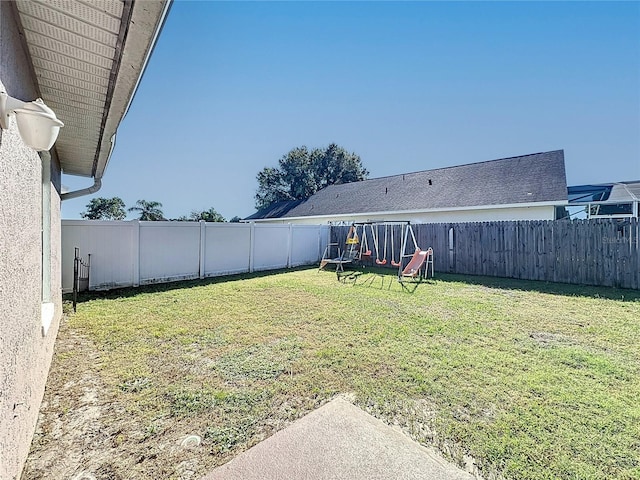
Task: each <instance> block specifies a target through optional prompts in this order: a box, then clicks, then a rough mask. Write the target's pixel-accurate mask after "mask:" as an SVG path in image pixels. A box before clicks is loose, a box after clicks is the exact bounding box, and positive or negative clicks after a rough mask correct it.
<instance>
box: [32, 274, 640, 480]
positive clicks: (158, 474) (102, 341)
mask: <svg viewBox="0 0 640 480" xmlns="http://www.w3.org/2000/svg"><path fill="white" fill-rule="evenodd" d="M366 280H370V281H368V282H367V281H366ZM83 378H84V379H88V380H86V381H88V382H90V383H91V384H92V385H94V386H95V385H99V386H100V393H99V395H100V399H101V400H100V402H99V403H100V405H102V407H103V410H102V413H100V415H101V416H102V417H105V416H106V417H105V418H100V419H98V420H99V421H102V422H103V425H105V427H104V429H103V430H104V431H103V434H104V435H106V436H107V437H108V438H107V441H108V445H109V450H108V452H107V453H108V456H105V458H104V459H102V460H100V461H98V460H96V458H94V457H91V456H90V455H91V454H90V453H87V452H90V447H87V446H86V445H85V446H84V447H83V448H84V450H83V455H87V458H88V460H87V464H91V462H93V464H92V465H93V466H94V470H95V471H98V470H99V469H100V468H102V469H103V470H101V471H108V472H112V473H113V475H114V476H113V478H170V477H174V478H186V477H185V476H184V475H185V474H184V471H185V469H186V470H188V471H192V472H195V473H197V474H198V475H199V474H203V473H205V472H206V471H208V470H210V469H211V468H213V467H214V466H216V465H219V464H222V463H224V462H226V461H228V460H229V459H230V458H231V457H232V456H234V455H236V454H238V453H239V452H241V451H242V450H244V449H246V448H248V447H250V446H252V445H254V444H255V443H257V442H259V441H260V440H262V439H264V438H266V437H267V436H269V435H271V434H273V433H274V432H275V431H277V430H279V429H281V428H283V427H284V426H286V425H287V424H288V423H289V422H291V421H293V420H295V419H297V418H299V417H301V416H302V415H304V414H306V413H308V412H309V411H311V410H312V409H314V408H316V407H318V406H320V405H321V404H323V403H325V402H326V401H328V400H329V399H331V398H332V397H334V396H335V395H337V394H346V395H348V398H350V399H351V400H352V401H353V402H354V403H355V404H357V405H359V406H360V407H362V408H364V409H365V410H367V411H369V412H370V413H372V414H374V415H376V416H377V417H379V418H381V419H383V420H384V421H386V422H388V423H390V424H396V425H399V426H400V427H401V428H403V429H404V430H405V431H406V432H407V433H408V434H410V435H411V436H413V437H414V438H415V439H417V440H418V441H420V442H422V443H424V444H431V445H435V446H437V447H438V448H439V449H440V450H441V451H442V452H444V454H445V455H446V456H448V457H449V458H451V459H453V460H454V461H455V462H457V463H458V464H461V465H464V464H465V463H467V464H469V462H471V461H472V460H473V461H475V463H476V468H477V469H478V471H479V472H480V473H481V474H482V475H483V476H484V477H485V478H500V477H502V478H507V479H607V480H609V479H614V478H619V479H631V478H636V479H637V478H640V293H639V292H631V291H625V290H613V289H605V288H589V287H578V286H568V285H558V284H549V283H541V282H525V281H516V280H504V279H502V280H499V279H490V278H484V277H464V276H453V275H440V276H438V278H437V279H436V280H434V281H430V282H427V283H423V284H420V285H418V286H417V287H416V288H415V289H413V288H410V289H408V290H406V289H405V290H403V289H402V288H401V287H400V285H399V284H398V283H397V282H396V281H395V277H394V276H393V272H390V274H389V275H386V276H375V277H373V276H371V277H367V275H362V276H360V277H358V279H357V281H356V283H355V284H353V283H349V282H347V283H341V282H338V281H336V276H335V274H333V273H330V272H317V271H316V270H315V269H306V270H297V271H291V272H278V273H274V274H268V275H266V274H265V275H255V276H245V277H233V278H225V279H218V280H214V281H208V282H189V283H182V284H174V285H165V286H156V287H154V288H141V289H135V290H134V289H131V290H124V291H119V292H112V293H109V294H105V295H102V296H98V295H96V296H94V297H91V298H87V299H86V300H85V301H84V302H82V303H80V304H79V306H78V312H77V313H76V314H70V315H69V316H68V318H67V319H66V322H65V324H64V325H63V327H62V329H61V332H60V335H59V342H58V347H57V353H56V356H55V359H54V365H53V367H52V373H51V376H50V379H49V384H48V391H47V397H46V399H47V400H48V401H47V404H46V405H47V406H46V407H44V408H43V419H42V420H41V425H40V427H39V431H38V435H37V436H36V439H35V440H34V446H33V447H32V449H33V451H32V457H33V456H34V455H35V456H39V455H38V453H37V452H38V449H40V450H46V449H47V448H55V443H54V442H55V434H54V433H53V432H54V430H55V428H54V426H53V423H51V422H52V420H51V418H52V416H56V415H57V417H56V418H57V419H58V420H57V421H58V422H60V421H62V423H64V421H65V415H67V416H71V415H72V414H73V412H74V411H76V410H78V409H79V408H80V407H81V404H80V403H79V402H81V398H80V397H81V394H82V391H83V390H78V389H79V388H80V387H82V380H81V379H83ZM82 388H85V390H84V391H85V393H84V395H85V396H86V394H87V393H86V386H85V387H82ZM65 392H67V393H65ZM73 392H76V393H75V394H73ZM54 404H55V405H56V406H55V408H54ZM47 419H49V421H48V420H47ZM78 428H80V427H78ZM189 434H195V435H199V436H200V437H201V438H202V443H201V444H200V446H198V447H195V448H182V449H181V448H180V445H179V442H180V440H181V439H182V438H184V437H185V436H186V435H189ZM101 445H106V443H103V444H101ZM101 448H103V449H104V446H103V447H101ZM34 452H35V453H34ZM40 456H42V455H40ZM107 458H108V460H107ZM100 462H102V463H100ZM185 462H186V465H187V466H186V467H185ZM107 463H108V465H107ZM38 468H42V466H40V467H38V466H37V465H36V464H35V463H33V461H32V460H30V462H29V464H28V468H27V474H26V477H27V478H29V475H32V476H33V477H32V478H36V477H37V474H38ZM189 468H190V469H191V470H189ZM105 469H106V470H105ZM105 478H106V477H105ZM109 478H112V477H109Z"/></svg>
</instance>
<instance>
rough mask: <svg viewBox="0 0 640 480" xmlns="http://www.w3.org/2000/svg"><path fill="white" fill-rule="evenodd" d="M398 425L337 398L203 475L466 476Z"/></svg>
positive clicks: (259, 479) (349, 479) (343, 479)
mask: <svg viewBox="0 0 640 480" xmlns="http://www.w3.org/2000/svg"><path fill="white" fill-rule="evenodd" d="M473 478H474V477H473V476H472V475H470V474H468V473H466V472H464V471H462V470H460V469H459V468H457V467H456V466H454V465H453V464H451V463H448V462H447V461H445V460H444V459H443V458H441V457H439V456H438V455H436V454H435V453H432V452H431V451H429V450H428V449H426V448H425V447H423V446H421V445H420V444H418V443H417V442H414V441H413V440H411V439H410V438H409V437H407V436H406V435H404V434H403V433H401V432H400V431H398V430H395V429H393V428H391V427H389V426H388V425H386V424H385V423H383V422H382V421H380V420H378V419H377V418H375V417H372V416H371V415H369V414H368V413H366V412H364V411H363V410H361V409H360V408H358V407H356V406H354V405H352V404H351V403H349V402H347V401H346V400H343V399H341V398H337V399H335V400H333V401H331V402H329V403H327V404H326V405H324V406H323V407H321V408H319V409H317V410H315V411H313V412H311V413H310V414H308V415H307V416H305V417H303V418H301V419H300V420H298V421H296V422H294V423H293V424H291V425H290V426H289V427H287V428H285V429H284V430H281V431H280V432H278V433H276V434H275V435H273V436H271V437H269V438H268V439H266V440H265V441H263V442H261V443H259V444H258V445H256V446H254V447H253V448H251V449H249V450H247V451H246V452H244V453H242V454H241V455H239V456H238V457H236V458H234V459H233V460H231V461H230V462H229V463H227V464H226V465H222V466H221V467H218V468H216V469H215V470H213V471H212V472H211V473H209V474H208V475H206V476H205V477H204V478H203V480H222V479H225V480H304V479H309V480H312V479H313V480H338V479H340V480H375V479H380V480H383V479H384V480H390V479H393V480H395V479H406V480H445V479H446V480H472V479H473Z"/></svg>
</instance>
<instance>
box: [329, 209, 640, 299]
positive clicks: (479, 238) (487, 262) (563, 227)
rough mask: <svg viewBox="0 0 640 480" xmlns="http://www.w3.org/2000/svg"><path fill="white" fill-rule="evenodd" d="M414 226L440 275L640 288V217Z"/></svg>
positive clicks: (337, 235) (338, 235) (335, 235)
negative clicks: (430, 250) (455, 274)
mask: <svg viewBox="0 0 640 480" xmlns="http://www.w3.org/2000/svg"><path fill="white" fill-rule="evenodd" d="M379 228H380V230H379V231H380V232H383V230H382V228H383V227H379ZM413 228H414V232H415V234H416V238H417V240H418V245H420V247H421V248H423V249H426V248H428V247H433V250H434V260H435V270H436V271H437V272H449V273H460V274H468V275H488V276H494V277H508V278H519V279H524V280H543V281H549V282H562V283H574V284H582V285H602V286H611V287H619V288H633V289H640V246H639V240H638V238H639V235H640V225H639V222H638V219H626V220H624V221H619V220H607V219H598V220H571V221H565V220H559V221H516V222H483V223H428V224H416V225H413ZM347 229H348V227H344V226H340V227H333V228H332V232H331V241H332V242H341V241H342V242H344V238H345V237H346V232H347ZM390 235H391V234H390V232H389V238H390ZM393 235H394V243H395V248H396V249H398V246H399V239H400V227H397V226H396V227H394V232H393ZM389 242H390V240H389ZM409 247H410V248H412V245H411V243H410V244H409ZM381 248H382V247H381ZM387 248H388V249H389V248H390V243H387ZM374 253H375V252H374ZM396 255H397V254H396Z"/></svg>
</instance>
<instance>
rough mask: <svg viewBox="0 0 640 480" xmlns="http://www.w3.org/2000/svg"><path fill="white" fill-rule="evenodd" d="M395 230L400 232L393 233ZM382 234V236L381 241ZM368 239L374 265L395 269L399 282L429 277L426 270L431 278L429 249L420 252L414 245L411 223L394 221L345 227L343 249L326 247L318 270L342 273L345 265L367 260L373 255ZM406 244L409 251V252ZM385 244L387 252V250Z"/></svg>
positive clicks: (416, 244) (430, 250) (339, 246)
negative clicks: (332, 268) (345, 233)
mask: <svg viewBox="0 0 640 480" xmlns="http://www.w3.org/2000/svg"><path fill="white" fill-rule="evenodd" d="M367 230H368V232H367ZM398 230H400V231H399V232H397V231H398ZM382 232H384V240H383V239H382V237H383V236H382V235H381V233H382ZM397 233H399V234H400V235H399V240H400V242H399V243H400V245H399V249H398V257H397V258H398V260H397V261H396V256H395V251H396V239H395V237H396V234H397ZM369 236H371V240H372V242H371V243H372V247H373V248H374V250H375V263H376V265H386V264H387V262H389V263H390V264H391V265H392V266H394V267H398V281H399V282H403V281H406V280H408V279H422V278H424V277H426V276H427V274H428V273H429V267H430V268H431V276H432V277H433V275H434V266H433V249H432V248H431V247H429V248H428V249H427V250H422V249H421V248H420V246H419V245H418V242H417V240H416V236H415V233H414V231H413V226H412V225H411V223H410V222H397V221H396V222H362V223H353V224H352V225H351V226H350V227H349V232H348V233H347V238H346V240H345V242H344V248H341V247H342V245H341V244H340V243H329V244H328V245H327V247H326V248H325V251H324V254H323V255H322V260H321V261H320V269H323V268H324V267H325V266H326V265H330V264H331V265H336V272H344V265H345V264H350V263H356V262H360V261H363V260H368V259H371V257H372V256H373V252H372V251H371V249H370V248H369V240H368V237H369ZM389 237H391V238H389ZM410 242H411V243H412V246H413V249H410V248H409V243H410ZM389 244H390V248H387V246H388V245H389ZM334 249H335V250H336V251H337V256H332V255H331V253H332V252H333V251H334Z"/></svg>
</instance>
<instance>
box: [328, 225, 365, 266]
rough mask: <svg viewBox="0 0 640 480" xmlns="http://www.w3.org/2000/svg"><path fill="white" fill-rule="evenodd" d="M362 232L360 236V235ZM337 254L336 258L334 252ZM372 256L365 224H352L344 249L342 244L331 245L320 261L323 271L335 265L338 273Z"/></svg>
mask: <svg viewBox="0 0 640 480" xmlns="http://www.w3.org/2000/svg"><path fill="white" fill-rule="evenodd" d="M358 231H360V234H358ZM334 251H335V252H336V253H337V255H336V256H332V252H334ZM369 256H371V250H370V249H369V243H368V240H367V234H366V231H365V225H364V224H356V223H354V224H352V225H351V226H350V227H349V232H348V233H347V238H346V240H345V242H344V248H342V245H341V244H340V243H329V244H327V246H326V248H325V249H324V253H323V254H322V259H321V260H320V268H319V270H322V269H323V268H324V267H326V266H327V265H335V266H336V272H344V265H345V264H348V263H353V262H357V261H360V260H362V258H363V257H369Z"/></svg>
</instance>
